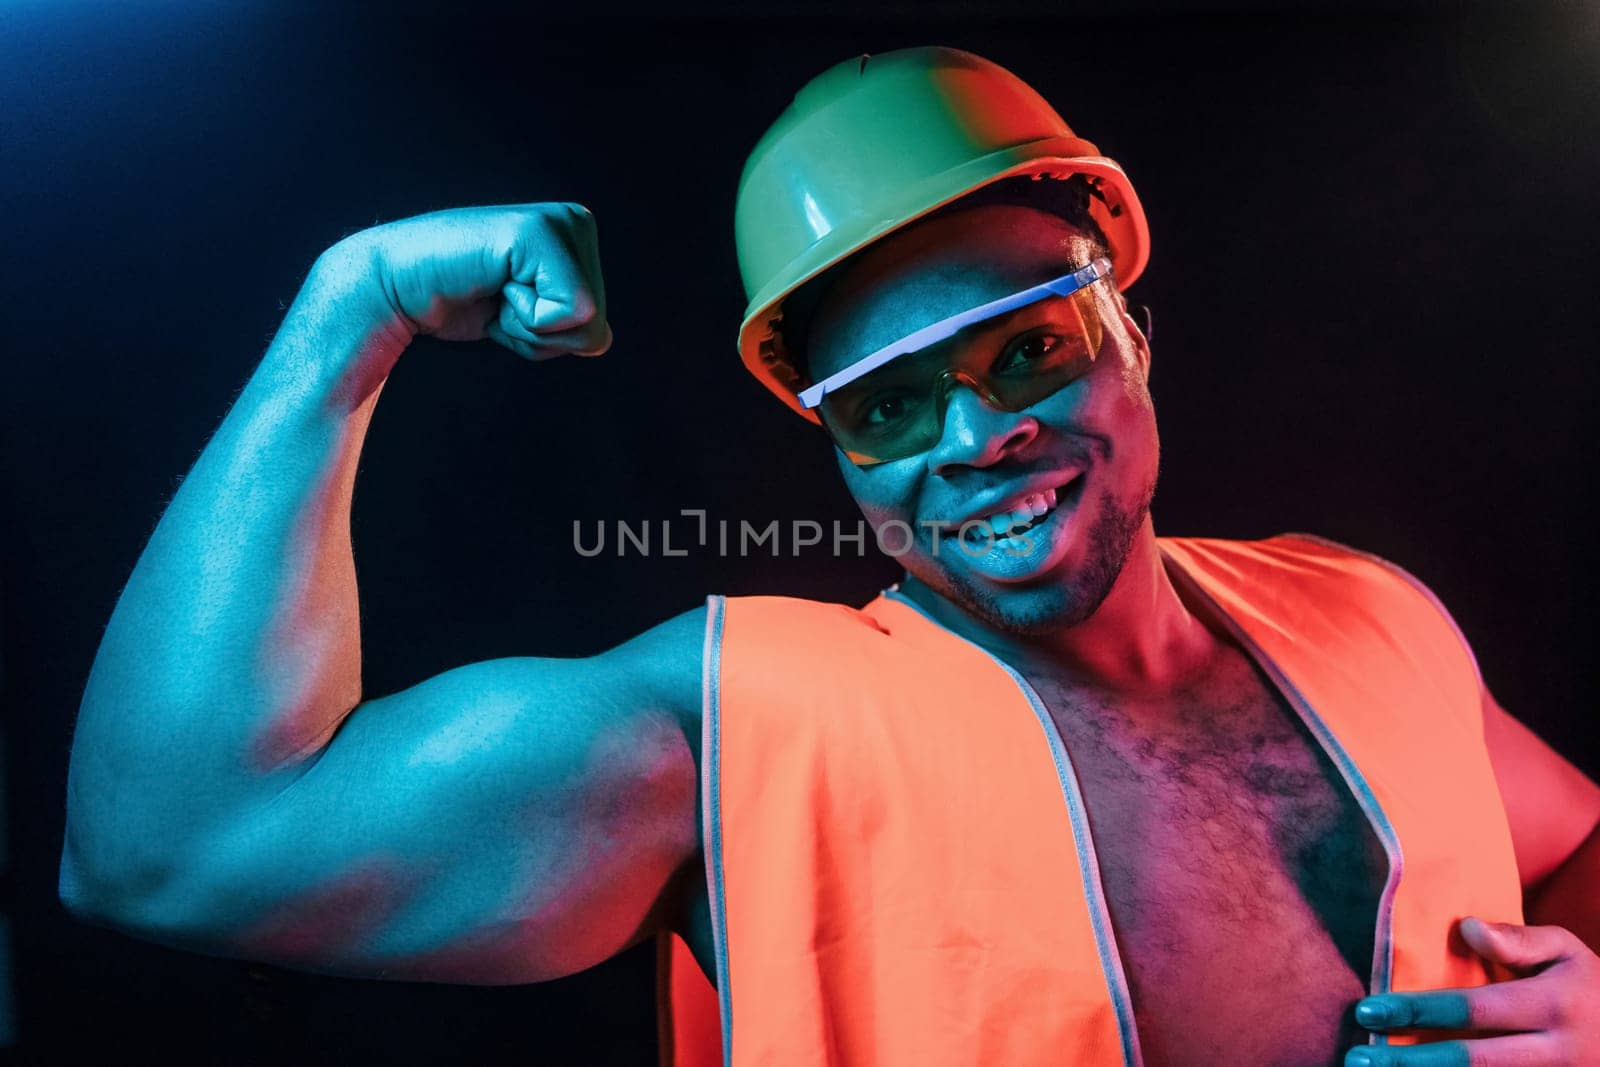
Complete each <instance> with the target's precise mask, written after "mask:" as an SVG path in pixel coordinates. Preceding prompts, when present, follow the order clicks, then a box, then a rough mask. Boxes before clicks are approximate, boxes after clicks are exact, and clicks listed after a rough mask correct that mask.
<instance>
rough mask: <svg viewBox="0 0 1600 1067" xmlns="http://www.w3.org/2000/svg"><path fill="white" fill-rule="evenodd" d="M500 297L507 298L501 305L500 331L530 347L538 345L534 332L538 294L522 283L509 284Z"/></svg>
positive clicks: (503, 288) (502, 290)
mask: <svg viewBox="0 0 1600 1067" xmlns="http://www.w3.org/2000/svg"><path fill="white" fill-rule="evenodd" d="M500 295H501V296H503V297H504V298H505V299H504V300H503V301H502V302H501V304H500V329H502V330H504V331H505V333H506V336H508V337H515V338H516V339H517V340H519V341H525V342H527V343H528V344H530V345H532V344H538V342H539V339H538V337H536V336H535V335H534V332H533V316H534V314H535V306H534V305H535V304H536V303H537V301H538V294H536V293H535V292H534V291H533V290H532V289H531V288H530V287H528V286H526V285H523V284H522V283H521V282H507V283H506V284H505V285H504V286H503V287H502V288H501V290H500Z"/></svg>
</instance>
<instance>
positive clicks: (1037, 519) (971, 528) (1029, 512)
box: [947, 474, 1083, 548]
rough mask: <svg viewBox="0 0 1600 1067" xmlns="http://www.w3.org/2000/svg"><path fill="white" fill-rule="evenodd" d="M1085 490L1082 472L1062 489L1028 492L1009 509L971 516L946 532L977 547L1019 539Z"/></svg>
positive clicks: (1069, 503)
mask: <svg viewBox="0 0 1600 1067" xmlns="http://www.w3.org/2000/svg"><path fill="white" fill-rule="evenodd" d="M1082 493H1083V475H1082V474H1079V475H1077V476H1076V477H1074V478H1073V479H1072V481H1070V482H1068V483H1067V484H1066V485H1063V486H1061V487H1060V488H1059V489H1044V490H1041V491H1040V492H1037V493H1031V494H1029V495H1028V496H1026V497H1024V498H1023V499H1022V501H1021V502H1019V503H1018V505H1017V507H1016V508H1014V509H1012V510H1010V511H1002V512H997V513H996V514H994V515H991V516H989V517H988V518H986V519H969V520H968V521H967V522H965V523H963V524H962V525H961V526H960V527H959V528H958V529H957V530H956V531H954V532H953V533H951V534H949V535H947V536H950V537H958V538H960V539H961V540H962V541H963V542H964V543H965V544H967V545H970V546H972V547H974V548H976V547H979V546H982V545H984V544H989V545H991V546H993V545H1000V546H1004V545H1006V544H1007V543H1016V542H1015V541H1014V540H1013V539H1015V538H1020V537H1021V536H1022V535H1023V534H1026V533H1027V532H1028V531H1029V530H1031V529H1033V528H1034V527H1036V526H1038V525H1039V524H1041V523H1043V522H1045V521H1047V520H1048V519H1049V518H1050V517H1051V516H1052V515H1054V514H1055V513H1056V512H1057V511H1058V510H1059V509H1060V508H1061V507H1062V506H1063V505H1065V506H1066V507H1067V508H1068V509H1069V510H1070V509H1071V507H1072V506H1073V505H1074V504H1076V503H1077V501H1078V497H1079V496H1081V495H1082Z"/></svg>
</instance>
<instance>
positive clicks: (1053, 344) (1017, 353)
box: [994, 333, 1061, 371]
mask: <svg viewBox="0 0 1600 1067" xmlns="http://www.w3.org/2000/svg"><path fill="white" fill-rule="evenodd" d="M1060 346H1061V336H1060V335H1059V334H1053V333H1036V334H1033V335H1032V336H1029V337H1024V338H1022V339H1021V340H1019V341H1017V342H1016V343H1014V344H1013V345H1012V346H1011V347H1010V348H1008V349H1006V350H1005V352H1003V353H1002V354H1001V356H1000V358H999V360H998V361H996V363H995V366H994V369H995V370H996V371H1014V370H1026V369H1028V368H1029V366H1030V365H1034V364H1043V363H1046V362H1049V361H1050V357H1051V356H1052V355H1053V354H1054V353H1055V351H1056V349H1057V348H1059V347H1060Z"/></svg>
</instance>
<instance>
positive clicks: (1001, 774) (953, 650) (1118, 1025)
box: [659, 534, 1522, 1067]
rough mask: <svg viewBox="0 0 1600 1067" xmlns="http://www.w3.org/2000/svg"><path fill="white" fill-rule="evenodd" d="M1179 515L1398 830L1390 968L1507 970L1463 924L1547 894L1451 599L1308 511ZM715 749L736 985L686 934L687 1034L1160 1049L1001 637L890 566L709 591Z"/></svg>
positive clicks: (669, 1034)
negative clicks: (1309, 529) (940, 603)
mask: <svg viewBox="0 0 1600 1067" xmlns="http://www.w3.org/2000/svg"><path fill="white" fill-rule="evenodd" d="M1157 544H1158V545H1159V547H1160V549H1161V552H1162V554H1163V557H1164V558H1165V560H1166V563H1167V568H1168V573H1169V574H1170V575H1171V576H1172V580H1173V581H1174V583H1183V585H1184V587H1185V588H1187V589H1189V590H1192V591H1194V592H1196V593H1197V594H1198V599H1199V602H1200V603H1202V604H1204V605H1207V606H1209V607H1211V608H1214V609H1215V611H1216V613H1217V619H1218V621H1220V622H1221V623H1222V624H1223V625H1224V626H1225V627H1226V628H1227V629H1228V630H1229V631H1230V632H1231V633H1232V634H1233V636H1234V637H1235V638H1236V639H1237V640H1238V642H1239V644H1240V645H1241V646H1242V647H1243V648H1244V650H1245V651H1246V652H1247V653H1248V654H1249V655H1250V656H1252V657H1253V658H1254V659H1255V661H1256V662H1257V663H1258V664H1260V666H1261V667H1262V668H1263V670H1264V671H1265V673H1266V675H1267V676H1268V677H1269V678H1271V680H1272V681H1273V682H1274V683H1275V684H1276V685H1277V687H1278V688H1279V689H1280V690H1281V691H1282V693H1283V695H1284V696H1285V698H1286V699H1287V700H1288V702H1289V704H1290V705H1291V706H1292V707H1293V708H1294V709H1295V711H1296V712H1298V713H1299V715H1300V716H1301V717H1302V719H1303V720H1304V722H1305V724H1306V726H1307V728H1308V729H1309V731H1310V733H1311V734H1312V736H1314V737H1315V738H1316V739H1317V741H1318V742H1319V743H1320V744H1321V745H1322V747H1323V749H1324V750H1325V751H1326V752H1327V754H1328V756H1329V758H1330V760H1331V761H1332V763H1333V765H1334V766H1335V767H1337V768H1338V770H1339V772H1340V774H1341V776H1342V777H1343V779H1344V781H1345V783H1346V784H1347V785H1348V786H1349V788H1350V789H1351V790H1352V792H1353V794H1354V796H1355V798H1356V800H1357V801H1358V802H1359V804H1360V806H1361V809H1362V810H1363V811H1364V812H1365V814H1366V816H1367V818H1368V820H1369V821H1370V823H1371V825H1372V828H1373V831H1374V832H1375V833H1376V835H1377V837H1378V839H1379V840H1380V841H1381V842H1382V843H1383V846H1384V850H1385V852H1386V853H1387V856H1388V868H1389V870H1388V879H1387V882H1386V885H1385V887H1384V890H1383V893H1382V895H1381V897H1380V900H1379V905H1378V914H1377V916H1376V919H1375V937H1374V945H1373V959H1372V973H1371V978H1370V984H1369V987H1368V988H1369V991H1370V992H1375V993H1377V992H1387V991H1389V990H1421V989H1437V988H1448V987H1458V986H1473V985H1482V984H1485V983H1486V982H1488V981H1490V980H1492V977H1491V975H1490V974H1489V972H1488V971H1487V969H1486V966H1485V964H1484V963H1483V962H1482V961H1481V960H1479V959H1478V958H1477V957H1476V956H1473V955H1472V954H1471V953H1470V952H1468V951H1467V950H1466V949H1465V948H1464V947H1459V946H1456V945H1453V944H1452V940H1451V938H1450V936H1449V935H1450V932H1451V929H1452V927H1453V926H1454V924H1455V923H1456V922H1457V921H1458V920H1459V919H1460V918H1462V917H1463V916H1465V915H1468V914H1472V915H1479V916H1482V917H1484V918H1486V919H1490V920H1497V921H1505V922H1521V921H1522V905H1521V902H1522V893H1521V886H1520V882H1519V878H1518V875H1517V865H1516V858H1515V855H1514V854H1513V852H1512V845H1511V833H1510V829H1509V827H1508V825H1507V822H1506V815H1505V809H1504V807H1503V805H1502V803H1501V800H1500V793H1499V789H1498V787H1497V785H1496V783H1495V779H1494V774H1493V770H1492V768H1491V767H1490V764H1489V755H1488V750H1487V748H1486V746H1485V744H1484V739H1483V720H1482V705H1481V698H1480V685H1481V679H1480V677H1479V674H1478V667H1477V663H1476V661H1475V660H1474V658H1473V656H1472V652H1471V649H1470V648H1469V647H1468V646H1467V643H1466V641H1465V639H1464V638H1462V636H1461V633H1460V631H1459V630H1458V629H1457V628H1456V626H1455V623H1454V621H1453V620H1452V619H1451V618H1450V616H1449V614H1448V613H1447V612H1446V611H1445V610H1444V608H1443V606H1442V605H1440V604H1439V602H1438V601H1437V600H1436V599H1435V598H1434V597H1433V595H1432V594H1431V593H1430V592H1429V591H1428V590H1427V589H1426V587H1424V586H1423V585H1422V584H1421V583H1420V582H1418V581H1417V580H1416V579H1415V578H1413V577H1412V576H1411V575H1409V574H1407V573H1406V572H1405V571H1403V570H1401V569H1400V568H1399V567H1396V566H1395V565H1393V564H1391V563H1388V562H1386V561H1384V560H1381V559H1378V558H1377V557H1375V556H1370V555H1367V554H1365V553H1361V552H1357V551H1356V550H1354V549H1350V548H1347V547H1345V546H1343V545H1337V544H1334V543H1332V542H1329V541H1325V540H1323V539H1321V538H1316V537H1312V536H1310V535H1306V534H1282V535H1279V536H1277V537H1271V538H1267V539H1265V540H1260V541H1230V540H1223V539H1219V538H1200V537H1166V538H1157ZM975 710H981V712H982V714H975V713H974V712H975ZM702 760H703V770H702V788H703V791H704V793H703V796H704V802H705V803H704V812H705V826H704V832H705V845H706V868H707V878H708V884H709V889H710V902H711V913H712V928H713V938H714V941H715V946H716V971H717V973H716V989H715V991H713V989H712V986H711V985H710V984H709V983H708V982H707V981H706V979H705V977H704V975H703V974H702V973H701V971H700V968H699V966H698V965H697V964H696V963H695V961H694V959H693V957H692V956H690V955H689V953H688V950H687V948H686V947H685V946H684V944H683V942H682V941H680V940H679V939H678V938H677V937H676V936H668V935H663V937H662V938H661V940H660V942H659V948H660V953H661V955H660V959H661V962H662V979H663V980H662V982H661V992H662V994H663V1005H662V1038H663V1041H662V1059H663V1062H664V1063H667V1064H672V1065H675V1067H683V1065H691V1064H692V1065H696V1067H699V1065H704V1064H716V1063H719V1062H720V1063H730V1064H733V1065H735V1067H743V1065H746V1064H872V1065H879V1064H884V1065H900V1064H917V1065H919V1067H925V1065H932V1064H945V1063H949V1064H990V1063H996V1064H1001V1063H1003V1064H1007V1065H1011V1067H1014V1065H1025V1064H1045V1063H1049V1064H1057V1065H1059V1064H1063V1063H1065V1064H1071V1065H1074V1067H1079V1065H1081V1067H1091V1065H1092V1067H1101V1065H1110V1064H1119V1065H1124V1067H1136V1065H1138V1064H1139V1063H1140V1062H1141V1059H1140V1054H1139V1039H1138V1033H1137V1031H1136V1029H1135V1027H1134V1016H1133V1008H1132V1003H1131V1001H1130V998H1129V994H1128V984H1127V980H1126V977H1125V974H1124V972H1123V968H1122V963H1121V960H1120V958H1119V956H1118V952H1117V943H1116V939H1115V936H1114V934H1113V931H1112V927H1111V920H1110V914H1109V912H1108V910H1107V907H1106V900H1105V894H1104V891H1103V889H1102V887H1101V884H1100V878H1099V868H1098V865H1097V863H1096V859H1095V853H1096V849H1097V848H1101V849H1104V848H1114V847H1115V842H1109V841H1106V842H1096V841H1094V840H1092V839H1091V837H1090V835H1089V831H1088V821H1087V819H1086V817H1085V815H1084V803H1083V796H1082V794H1081V792H1080V790H1079V786H1078V782H1077V779H1076V776H1075V774H1074V772H1073V768H1072V761H1071V758H1070V754H1069V753H1068V752H1067V750H1066V748H1065V746H1064V745H1063V744H1062V741H1061V738H1060V736H1059V734H1058V732H1057V731H1056V728H1055V725H1054V723H1053V722H1052V721H1051V719H1050V716H1049V714H1048V713H1047V712H1046V710H1045V708H1044V706H1043V704H1041V703H1040V701H1039V698H1038V696H1037V695H1036V694H1035V693H1034V692H1033V690H1032V688H1031V687H1030V686H1029V685H1028V683H1027V682H1026V681H1025V680H1023V678H1022V677H1021V676H1020V675H1018V674H1017V673H1016V672H1015V671H1013V670H1012V669H1011V668H1010V667H1008V666H1007V665H1006V664H1004V663H1002V662H1000V660H999V659H997V658H996V657H994V656H993V655H991V654H990V653H988V652H987V651H985V650H983V649H981V648H980V647H979V646H977V645H975V644H973V643H971V642H969V641H967V640H965V639H963V638H961V637H958V636H956V635H955V634H953V633H951V632H950V631H949V630H947V629H945V628H944V627H943V626H941V625H940V624H938V623H936V622H934V621H933V620H932V619H931V618H929V617H928V616H926V615H925V614H923V613H922V611H921V610H920V609H919V608H917V607H916V606H915V605H914V604H913V603H912V602H911V601H910V600H908V599H906V598H905V597H903V596H902V595H901V594H900V593H899V592H898V590H897V589H895V588H892V587H891V589H889V590H886V591H885V592H884V593H883V594H881V595H880V596H878V597H877V598H876V599H874V600H873V601H872V602H871V603H869V604H867V605H866V606H865V607H864V608H861V609H859V610H858V609H853V608H850V607H847V606H845V605H842V604H829V603H820V602H816V601H809V600H801V599H795V598H789V597H763V596H754V597H732V598H721V597H712V598H711V599H710V619H709V624H708V635H707V645H706V689H705V708H704V742H703V748H702ZM980 796H981V797H982V798H983V799H982V803H974V802H973V800H972V798H974V797H980ZM1373 1040H1374V1041H1375V1042H1379V1043H1382V1042H1383V1041H1385V1040H1390V1041H1393V1042H1394V1043H1397V1044H1399V1043H1408V1042H1409V1041H1410V1040H1411V1039H1407V1038H1401V1037H1395V1038H1389V1039H1385V1038H1383V1037H1381V1036H1377V1037H1374V1038H1373ZM1063 1050H1072V1051H1070V1052H1064V1051H1063Z"/></svg>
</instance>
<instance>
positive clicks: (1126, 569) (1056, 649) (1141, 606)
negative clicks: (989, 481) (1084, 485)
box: [901, 518, 1219, 697]
mask: <svg viewBox="0 0 1600 1067" xmlns="http://www.w3.org/2000/svg"><path fill="white" fill-rule="evenodd" d="M1174 566H1176V564H1174ZM901 591H902V592H903V593H904V594H905V595H906V596H907V597H908V598H910V599H911V600H913V601H915V602H916V603H917V605H918V606H920V607H921V608H922V609H923V610H924V611H926V612H927V613H928V614H929V615H931V616H933V618H934V619H935V620H937V621H938V622H939V623H941V624H942V625H943V626H945V627H946V628H947V629H949V630H951V631H953V632H955V633H956V634H958V635H960V636H962V637H965V638H966V639H968V640H969V641H972V642H974V643H975V644H977V645H979V646H981V647H983V648H984V649H987V650H988V651H989V652H991V653H993V654H994V655H995V656H997V657H999V658H1000V659H1001V660H1002V661H1003V662H1005V663H1007V664H1009V665H1010V666H1011V667H1012V668H1013V669H1015V670H1017V671H1019V672H1021V673H1022V674H1023V675H1032V676H1040V675H1048V676H1049V677H1051V678H1052V679H1056V680H1058V681H1060V682H1063V683H1065V684H1067V685H1070V686H1072V687H1074V688H1078V687H1081V688H1084V689H1092V690H1095V691H1097V692H1103V693H1107V694H1116V695H1120V696H1126V697H1150V696H1157V695H1160V694H1163V693H1168V692H1170V691H1172V690H1173V689H1174V688H1176V687H1178V686H1179V685H1181V684H1182V683H1183V682H1184V681H1185V680H1187V679H1190V678H1192V677H1194V676H1195V675H1196V673H1197V672H1199V671H1201V670H1203V669H1204V667H1205V665H1206V664H1207V663H1209V662H1210V661H1211V659H1212V657H1213V656H1214V654H1215V653H1216V651H1217V648H1218V644H1219V641H1218V638H1217V637H1216V635H1214V634H1213V633H1212V632H1211V631H1210V630H1209V629H1207V627H1206V626H1205V624H1204V623H1202V622H1201V620H1200V619H1199V618H1198V617H1197V616H1196V615H1195V613H1194V612H1193V611H1192V610H1191V609H1190V607H1189V605H1188V604H1187V603H1186V602H1185V601H1184V599H1183V598H1182V597H1180V595H1179V593H1178V590H1177V589H1176V588H1175V587H1174V586H1173V583H1172V579H1171V578H1170V577H1169V576H1168V574H1167V565H1166V562H1165V560H1164V559H1163V557H1162V555H1161V550H1160V548H1159V547H1158V546H1157V545H1156V539H1155V531H1154V529H1153V527H1152V526H1151V523H1150V520H1149V518H1146V519H1145V524H1144V527H1143V529H1141V530H1140V532H1139V535H1138V536H1136V537H1135V538H1134V540H1133V544H1132V546H1131V547H1130V549H1129V552H1128V557H1127V559H1126V560H1125V561H1124V563H1123V567H1122V570H1121V572H1120V573H1119V574H1118V575H1117V578H1116V580H1115V582H1114V583H1113V584H1112V587H1111V592H1110V593H1109V594H1107V596H1106V598H1105V600H1104V601H1102V602H1101V604H1100V606H1099V607H1098V608H1096V609H1095V611H1094V614H1092V615H1090V616H1089V617H1088V618H1087V619H1084V620H1083V621H1082V622H1079V623H1077V624H1075V625H1071V626H1063V627H1061V628H1060V629H1057V630H1053V631H1050V632H1048V633H1045V634H1040V635H1019V634H1015V633H1010V632H1007V631H1005V630H1001V629H997V628H996V627H994V626H993V625H991V624H990V623H988V622H987V621H985V620H980V619H978V618H977V617H976V616H974V615H972V614H970V613H969V612H968V611H966V610H965V609H964V608H962V607H960V606H959V605H957V604H956V603H954V602H953V601H951V600H949V599H948V598H946V597H945V596H943V595H942V594H940V593H938V592H936V591H934V590H933V589H932V588H930V587H929V586H927V585H925V584H924V583H922V582H921V581H919V580H918V579H916V578H914V577H911V576H909V575H908V576H907V577H906V579H905V581H904V582H903V583H902V584H901Z"/></svg>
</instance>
